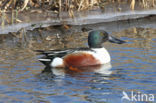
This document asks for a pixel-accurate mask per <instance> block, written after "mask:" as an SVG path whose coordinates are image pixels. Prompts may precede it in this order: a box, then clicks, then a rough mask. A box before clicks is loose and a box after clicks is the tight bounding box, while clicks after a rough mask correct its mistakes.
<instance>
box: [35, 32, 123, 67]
mask: <svg viewBox="0 0 156 103" xmlns="http://www.w3.org/2000/svg"><path fill="white" fill-rule="evenodd" d="M107 41H109V42H111V43H117V44H123V43H126V41H124V40H121V39H118V38H116V37H114V36H112V35H110V34H108V33H107V32H106V31H105V30H90V31H88V47H80V48H68V49H62V50H60V49H57V50H48V51H44V50H36V52H39V53H40V54H42V55H44V56H43V57H42V58H40V59H38V60H39V61H40V62H41V63H43V64H44V65H45V66H48V67H52V68H66V67H67V68H72V69H74V68H76V67H86V66H95V65H103V64H107V63H109V62H111V57H110V54H109V52H108V51H107V50H106V49H105V48H104V47H103V43H105V42H107Z"/></svg>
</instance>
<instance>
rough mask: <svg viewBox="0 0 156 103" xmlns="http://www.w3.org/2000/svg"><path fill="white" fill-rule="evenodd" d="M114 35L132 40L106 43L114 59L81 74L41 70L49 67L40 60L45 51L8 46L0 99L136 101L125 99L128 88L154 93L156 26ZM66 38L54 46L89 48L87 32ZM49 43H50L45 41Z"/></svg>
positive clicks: (12, 102) (3, 102)
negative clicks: (37, 51)
mask: <svg viewBox="0 0 156 103" xmlns="http://www.w3.org/2000/svg"><path fill="white" fill-rule="evenodd" d="M80 34H82V35H80ZM112 34H113V35H116V36H117V37H121V39H123V40H125V41H127V43H125V44H122V45H118V44H111V43H105V48H107V50H108V51H109V53H110V55H111V58H112V60H111V63H110V64H107V65H103V66H102V67H87V68H86V69H88V70H86V71H78V72H77V73H75V72H72V71H69V70H65V69H53V70H52V71H53V73H54V74H55V75H54V74H52V73H51V72H48V73H42V71H43V70H44V68H45V67H44V65H42V64H41V63H40V62H39V61H38V60H37V59H38V58H40V55H36V54H35V53H34V52H33V51H32V50H30V49H29V48H27V49H26V48H10V47H9V48H7V47H6V48H4V47H3V49H1V52H0V57H1V60H0V103H131V102H130V101H128V100H123V101H121V98H122V96H123V93H122V92H123V91H125V92H126V93H127V94H128V95H129V96H130V93H131V91H134V93H138V92H140V93H144V94H145V93H146V94H154V95H155V94H156V78H155V77H156V75H155V73H156V69H155V67H156V54H155V53H156V42H155V41H156V38H155V37H156V36H155V34H156V30H155V29H149V28H146V29H145V28H130V29H126V30H123V31H120V32H113V33H112ZM76 35H79V36H76ZM63 40H64V41H61V42H63V43H56V41H58V40H56V41H52V42H53V43H49V46H51V45H53V46H54V44H55V46H56V47H52V48H62V45H64V46H63V47H78V46H86V36H85V35H84V33H78V34H75V36H71V35H67V36H65V37H64V39H63ZM69 40H70V42H68V41H69ZM81 40H83V42H80V41H81ZM48 42H49V41H48ZM44 43H45V45H47V42H46V41H45V42H44ZM56 44H58V45H56ZM38 45H39V44H38ZM38 45H37V46H36V47H38ZM45 45H44V44H42V45H40V46H39V48H44V46H45ZM34 48H35V46H34ZM91 68H92V69H93V68H94V69H93V70H90V69H91ZM155 96H156V95H155ZM155 102H156V99H155ZM155 102H153V103H155ZM138 103H140V102H138ZM145 103H146V102H145Z"/></svg>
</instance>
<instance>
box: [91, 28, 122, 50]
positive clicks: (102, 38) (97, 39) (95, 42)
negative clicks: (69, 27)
mask: <svg viewBox="0 0 156 103" xmlns="http://www.w3.org/2000/svg"><path fill="white" fill-rule="evenodd" d="M106 41H109V42H112V43H117V44H122V43H125V41H123V40H120V39H117V38H115V37H112V36H110V35H109V34H108V33H107V32H106V31H104V30H92V31H90V32H89V35H88V45H89V47H90V48H101V47H102V43H104V42H106Z"/></svg>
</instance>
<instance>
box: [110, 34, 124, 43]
mask: <svg viewBox="0 0 156 103" xmlns="http://www.w3.org/2000/svg"><path fill="white" fill-rule="evenodd" d="M108 40H109V42H111V43H117V44H123V43H126V42H125V41H123V40H120V39H117V38H115V37H113V36H109V38H108Z"/></svg>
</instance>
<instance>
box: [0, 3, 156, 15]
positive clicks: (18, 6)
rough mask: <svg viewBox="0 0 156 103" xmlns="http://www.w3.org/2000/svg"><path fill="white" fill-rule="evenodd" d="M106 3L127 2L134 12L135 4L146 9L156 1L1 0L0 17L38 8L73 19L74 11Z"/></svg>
mask: <svg viewBox="0 0 156 103" xmlns="http://www.w3.org/2000/svg"><path fill="white" fill-rule="evenodd" d="M106 2H107V3H108V2H109V3H114V2H118V3H121V2H129V5H130V8H131V9H132V10H135V6H136V2H140V4H141V5H142V6H143V7H144V8H148V7H151V5H152V6H153V7H154V6H155V2H156V0H1V1H0V16H2V12H7V11H13V10H17V11H23V10H31V8H40V9H45V10H50V11H54V13H57V14H60V13H61V12H62V11H67V12H68V13H69V16H70V17H74V11H82V10H88V9H93V8H94V7H99V6H100V4H104V3H106ZM102 6H105V5H102Z"/></svg>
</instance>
